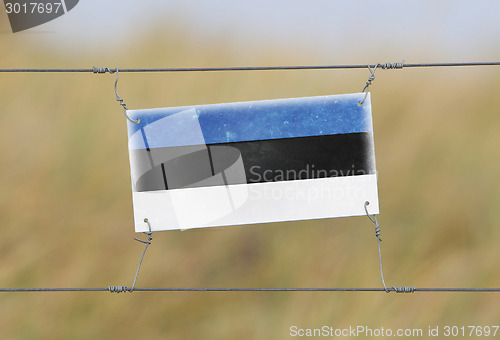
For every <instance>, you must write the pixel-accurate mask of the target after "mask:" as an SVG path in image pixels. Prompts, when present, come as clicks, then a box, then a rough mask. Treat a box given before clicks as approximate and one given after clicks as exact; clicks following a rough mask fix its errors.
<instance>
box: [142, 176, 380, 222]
mask: <svg viewBox="0 0 500 340" xmlns="http://www.w3.org/2000/svg"><path fill="white" fill-rule="evenodd" d="M133 201H134V219H135V231H136V232H144V231H148V230H147V229H148V228H147V225H146V224H145V223H144V218H148V220H149V221H150V223H151V227H152V230H154V231H158V230H176V229H189V228H202V227H215V226H229V225H240V224H253V223H267V222H279V221H294V220H307V219H317V218H332V217H346V216H361V215H365V210H364V204H365V202H366V201H369V202H370V207H369V211H370V214H378V213H379V205H378V193H377V176H376V175H363V176H346V177H331V178H321V179H308V180H298V181H284V182H270V183H253V184H239V185H230V186H227V187H225V186H214V187H201V188H189V189H177V190H161V191H150V192H134V193H133Z"/></svg>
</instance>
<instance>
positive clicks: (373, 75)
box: [358, 64, 380, 106]
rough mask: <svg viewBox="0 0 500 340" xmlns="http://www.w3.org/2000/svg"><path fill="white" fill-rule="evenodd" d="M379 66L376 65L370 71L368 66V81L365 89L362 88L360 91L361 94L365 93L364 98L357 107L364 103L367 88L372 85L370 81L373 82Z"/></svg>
mask: <svg viewBox="0 0 500 340" xmlns="http://www.w3.org/2000/svg"><path fill="white" fill-rule="evenodd" d="M379 65H380V64H377V65H375V67H374V68H373V69H372V68H371V67H370V66H369V65H368V70H370V73H371V74H370V76H369V77H368V80H367V81H366V84H365V87H363V91H361V93H363V92H364V93H365V97H364V98H363V100H362V101H360V102H359V103H358V106H361V105H363V103H364V102H365V100H366V97H368V88H369V87H370V85H371V84H372V81H374V80H375V71H376V70H377V67H378V66H379Z"/></svg>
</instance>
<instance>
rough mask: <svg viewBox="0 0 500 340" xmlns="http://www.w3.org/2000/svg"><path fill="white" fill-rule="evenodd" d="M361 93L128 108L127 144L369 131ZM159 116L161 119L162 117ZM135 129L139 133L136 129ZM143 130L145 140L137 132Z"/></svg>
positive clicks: (178, 143)
mask: <svg viewBox="0 0 500 340" xmlns="http://www.w3.org/2000/svg"><path fill="white" fill-rule="evenodd" d="M363 96H364V94H362V93H357V94H347V95H334V96H322V97H307V98H293V99H278V100H264V101H254V102H241V103H228V104H212V105H199V106H191V107H174V108H163V109H149V110H134V111H129V112H128V114H129V115H130V117H131V118H132V119H140V123H139V124H134V123H130V122H128V131H129V147H130V149H143V148H146V145H147V146H148V147H150V148H158V147H170V146H182V145H197V144H217V143H231V142H242V141H253V140H265V139H279V138H293V137H307V136H322V135H333V134H344V133H358V132H371V131H372V120H371V105H370V99H369V98H367V100H366V102H365V104H363V105H362V106H359V105H358V102H359V101H360V100H362V99H363ZM162 119H163V120H162ZM137 132H139V133H137ZM144 133H145V135H146V137H147V140H144V139H143V137H142V135H143V134H144Z"/></svg>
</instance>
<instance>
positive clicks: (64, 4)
mask: <svg viewBox="0 0 500 340" xmlns="http://www.w3.org/2000/svg"><path fill="white" fill-rule="evenodd" d="M61 4H62V7H63V9H64V13H68V10H67V9H66V2H65V0H61Z"/></svg>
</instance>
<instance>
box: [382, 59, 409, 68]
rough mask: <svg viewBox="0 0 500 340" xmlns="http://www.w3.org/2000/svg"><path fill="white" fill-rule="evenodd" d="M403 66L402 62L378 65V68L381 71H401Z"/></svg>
mask: <svg viewBox="0 0 500 340" xmlns="http://www.w3.org/2000/svg"><path fill="white" fill-rule="evenodd" d="M404 65H405V61H404V60H403V61H402V62H400V63H385V64H379V67H380V68H382V69H383V70H395V69H402V68H403V67H404Z"/></svg>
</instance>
